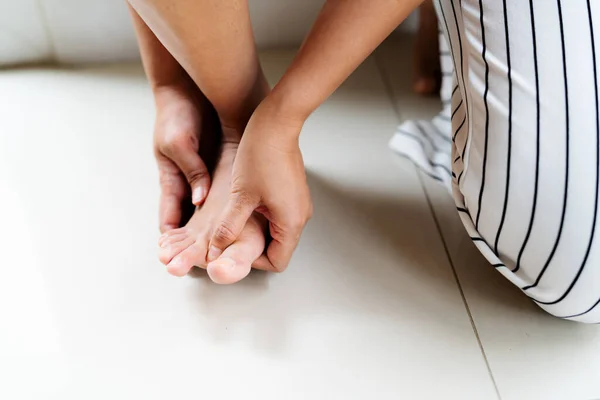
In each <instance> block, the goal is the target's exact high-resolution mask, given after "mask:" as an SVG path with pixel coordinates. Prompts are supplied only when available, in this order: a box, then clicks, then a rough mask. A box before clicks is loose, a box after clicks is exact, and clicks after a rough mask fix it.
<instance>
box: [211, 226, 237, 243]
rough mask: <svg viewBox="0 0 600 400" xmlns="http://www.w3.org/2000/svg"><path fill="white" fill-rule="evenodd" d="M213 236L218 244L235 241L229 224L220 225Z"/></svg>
mask: <svg viewBox="0 0 600 400" xmlns="http://www.w3.org/2000/svg"><path fill="white" fill-rule="evenodd" d="M213 236H214V238H215V240H217V241H218V242H220V243H223V242H233V241H234V240H235V239H236V237H235V232H233V229H232V228H231V226H230V224H229V223H222V224H221V225H220V226H219V227H218V228H217V229H216V230H215V232H214V234H213Z"/></svg>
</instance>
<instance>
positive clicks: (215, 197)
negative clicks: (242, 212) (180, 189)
mask: <svg viewBox="0 0 600 400" xmlns="http://www.w3.org/2000/svg"><path fill="white" fill-rule="evenodd" d="M237 147H238V145H237V143H231V142H226V143H224V145H223V149H222V152H221V157H220V159H219V161H218V162H217V166H216V169H215V173H214V176H213V181H212V186H211V189H210V191H209V193H208V197H207V198H206V201H205V202H204V204H203V205H202V206H201V207H199V208H197V209H196V211H195V212H194V215H193V216H192V218H191V219H190V221H189V222H188V223H187V224H186V225H185V227H183V228H179V229H172V230H170V231H168V232H166V233H165V234H163V235H162V236H161V237H160V239H159V243H158V244H159V259H160V261H161V262H162V263H163V264H165V265H166V266H167V271H168V272H169V273H170V274H172V275H175V276H183V275H185V274H187V273H188V272H189V271H190V269H192V267H194V266H198V267H200V268H206V265H207V260H206V255H207V247H208V242H209V240H210V238H211V236H212V233H213V229H214V228H215V227H216V225H217V224H218V223H219V222H220V220H219V218H220V216H221V212H222V210H223V209H224V207H225V205H226V204H227V201H228V200H229V193H230V190H229V188H230V182H229V181H230V178H231V170H232V167H233V161H234V158H235V154H236V152H237ZM266 229H267V224H266V220H265V219H264V217H263V216H262V215H260V214H256V213H255V214H254V215H253V216H252V217H251V218H250V219H249V220H248V223H247V224H246V227H245V228H244V230H243V231H242V234H241V235H240V236H239V238H238V240H237V241H236V242H234V243H233V244H232V245H231V246H229V247H228V248H227V249H226V250H225V251H224V252H223V255H222V256H221V257H220V258H219V259H218V260H217V261H214V262H212V263H211V264H210V267H209V268H208V275H209V276H210V278H211V279H212V280H213V281H214V282H216V283H220V284H229V283H234V282H237V281H240V280H241V279H243V278H245V277H246V275H248V273H249V272H250V269H251V266H252V263H253V262H254V261H256V259H258V257H259V256H260V255H261V254H262V253H263V251H264V249H265V232H266Z"/></svg>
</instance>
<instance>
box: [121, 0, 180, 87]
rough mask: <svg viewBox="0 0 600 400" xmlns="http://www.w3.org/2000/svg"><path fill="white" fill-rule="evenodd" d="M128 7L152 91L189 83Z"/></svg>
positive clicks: (171, 58) (173, 60) (166, 52)
mask: <svg viewBox="0 0 600 400" xmlns="http://www.w3.org/2000/svg"><path fill="white" fill-rule="evenodd" d="M127 7H128V8H129V13H130V14H131V18H132V20H133V27H134V29H135V33H136V36H137V41H138V45H139V47H140V54H141V56H142V63H143V65H144V71H145V72H146V76H147V77H148V81H149V82H150V86H151V87H152V91H153V92H156V90H159V89H160V88H161V87H170V86H173V85H180V84H182V83H184V82H186V81H188V79H189V78H188V76H187V73H186V72H185V70H184V69H183V67H181V65H179V63H178V62H177V60H175V58H174V57H173V56H172V55H171V53H169V51H168V50H167V49H165V47H164V46H163V45H162V43H160V41H159V40H158V38H157V37H156V36H155V35H154V33H152V31H151V30H150V28H148V26H147V25H146V23H145V22H144V21H143V20H142V18H141V17H140V16H139V15H138V13H137V12H136V11H135V10H134V9H133V7H131V6H130V5H129V3H127Z"/></svg>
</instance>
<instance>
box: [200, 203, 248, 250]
mask: <svg viewBox="0 0 600 400" xmlns="http://www.w3.org/2000/svg"><path fill="white" fill-rule="evenodd" d="M257 206H258V202H254V201H252V200H250V199H249V198H248V196H246V195H243V194H240V193H233V194H232V195H231V197H230V198H229V202H228V203H227V205H226V206H225V209H224V210H223V214H222V215H221V222H220V223H219V225H217V227H216V228H215V230H214V232H213V235H212V238H211V240H210V244H209V246H208V256H207V261H208V262H211V261H214V260H216V259H217V258H219V256H220V255H221V254H222V253H223V250H225V249H226V248H227V247H229V245H230V244H232V243H233V242H235V240H236V239H237V238H238V236H240V234H241V233H242V230H243V229H244V227H245V226H246V222H248V219H249V218H250V216H251V215H252V213H253V212H254V209H255V208H256V207H257Z"/></svg>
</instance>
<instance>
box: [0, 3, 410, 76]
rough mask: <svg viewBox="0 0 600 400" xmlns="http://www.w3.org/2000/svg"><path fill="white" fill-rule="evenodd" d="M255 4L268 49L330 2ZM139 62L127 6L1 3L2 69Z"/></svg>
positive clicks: (296, 37) (291, 38)
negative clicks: (36, 64) (52, 62)
mask: <svg viewBox="0 0 600 400" xmlns="http://www.w3.org/2000/svg"><path fill="white" fill-rule="evenodd" d="M249 1H250V8H251V11H250V12H251V16H252V21H253V25H254V30H255V35H256V40H257V42H258V44H259V46H262V47H267V46H280V45H290V44H297V43H299V42H300V41H301V40H302V38H303V37H304V35H305V34H306V32H307V30H308V28H309V27H310V24H311V23H312V21H313V20H314V18H315V16H316V15H317V13H318V11H319V8H320V7H321V5H322V4H323V2H324V0H249ZM414 25H415V24H414V20H413V21H409V24H408V25H407V26H408V29H414ZM137 57H138V52H137V46H136V43H135V38H134V35H133V29H132V27H131V24H130V21H129V15H128V13H127V9H126V7H125V0H0V65H6V64H17V63H26V62H35V61H47V60H56V61H59V62H67V63H72V62H99V61H100V62H101V61H113V60H126V59H133V58H137Z"/></svg>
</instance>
